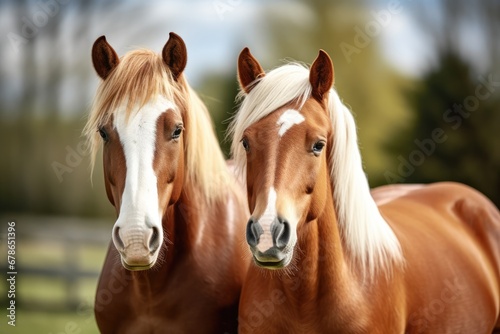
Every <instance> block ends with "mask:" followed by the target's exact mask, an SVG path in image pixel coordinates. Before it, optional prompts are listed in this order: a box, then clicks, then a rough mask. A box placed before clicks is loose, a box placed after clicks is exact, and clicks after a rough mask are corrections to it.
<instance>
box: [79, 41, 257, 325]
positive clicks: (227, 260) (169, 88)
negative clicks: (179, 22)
mask: <svg viewBox="0 0 500 334" xmlns="http://www.w3.org/2000/svg"><path fill="white" fill-rule="evenodd" d="M92 61H93V65H94V68H95V70H96V72H97V74H98V75H99V77H100V78H101V79H102V81H101V84H100V86H99V88H98V91H97V94H96V98H95V101H94V103H93V106H92V110H91V112H90V115H89V118H88V122H87V124H86V126H85V129H84V133H85V134H86V136H87V138H88V140H89V144H88V145H89V147H90V150H91V157H92V159H91V164H92V166H93V165H94V164H95V156H96V152H97V151H98V150H99V149H100V147H101V146H102V147H103V166H104V183H105V188H106V194H107V197H108V199H109V201H110V203H111V204H112V205H113V206H114V208H115V211H116V215H117V220H116V222H115V223H114V226H113V229H112V242H110V245H109V249H108V252H107V255H106V259H105V262H104V265H103V268H102V272H101V275H100V278H99V282H98V287H97V292H96V298H95V307H94V311H95V312H94V313H95V318H96V321H97V325H98V327H99V330H100V331H101V332H102V333H224V332H226V333H236V331H237V309H238V303H239V296H240V291H241V286H242V283H243V279H244V277H245V275H246V270H247V266H248V264H249V263H250V258H249V257H248V256H247V257H246V255H245V249H244V247H242V245H244V242H245V241H244V238H245V237H244V235H245V232H244V231H245V224H244V222H245V221H246V220H247V219H248V217H249V212H248V208H247V204H246V200H245V192H244V189H243V187H241V186H238V184H239V183H238V182H236V181H235V177H234V176H233V175H232V173H231V171H230V167H228V166H227V165H226V162H225V159H224V157H223V154H222V152H221V150H220V148H219V144H218V141H217V139H216V136H215V133H214V130H213V128H212V123H211V119H210V115H209V113H208V111H207V109H206V107H205V106H204V104H203V103H202V101H201V100H200V99H199V97H198V96H197V95H196V93H195V92H194V91H193V89H192V88H191V87H190V86H189V84H188V82H187V80H186V79H185V77H184V74H183V71H184V68H185V66H186V63H187V51H186V46H185V43H184V41H183V40H182V38H180V37H179V36H178V35H176V34H175V33H170V36H169V39H168V41H167V42H166V44H165V45H164V47H163V50H162V53H161V55H159V54H157V53H155V52H152V51H150V50H146V49H140V50H133V51H130V52H128V53H127V54H125V55H124V56H123V57H121V58H119V57H118V55H117V54H116V52H115V51H114V49H113V48H112V47H111V46H110V45H109V44H108V42H107V41H106V38H105V36H102V37H100V38H98V39H97V40H96V41H95V43H94V45H93V47H92ZM242 222H243V223H242ZM245 259H247V260H245Z"/></svg>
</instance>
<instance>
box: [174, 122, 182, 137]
mask: <svg viewBox="0 0 500 334" xmlns="http://www.w3.org/2000/svg"><path fill="white" fill-rule="evenodd" d="M182 129H183V127H182V125H177V127H176V128H175V130H174V132H173V133H172V139H179V137H180V136H181V133H182Z"/></svg>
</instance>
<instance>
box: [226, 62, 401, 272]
mask: <svg viewBox="0 0 500 334" xmlns="http://www.w3.org/2000/svg"><path fill="white" fill-rule="evenodd" d="M311 91H312V87H311V85H310V83H309V71H308V69H307V68H305V67H304V66H301V65H299V64H287V65H284V66H281V67H278V68H276V69H274V70H273V71H270V72H269V73H267V74H266V75H265V76H264V77H262V78H260V79H257V80H256V82H255V83H254V86H253V88H252V90H251V91H250V93H249V94H248V95H245V93H244V92H243V91H242V92H240V95H239V97H240V98H241V97H243V98H244V99H243V101H242V103H241V105H240V108H239V110H238V112H237V114H236V116H235V118H234V119H233V121H232V123H231V125H230V128H229V132H228V135H229V136H231V137H232V145H231V153H232V156H233V158H234V159H235V161H236V164H237V167H238V170H239V171H240V172H242V173H246V170H245V169H246V153H245V151H244V149H243V148H242V145H241V144H240V141H241V138H242V137H243V132H244V131H245V129H247V128H248V127H249V126H250V125H252V124H254V123H255V122H257V121H258V120H260V119H262V118H264V117H265V116H267V115H269V114H270V113H272V112H273V111H275V110H276V109H278V108H280V107H282V106H284V105H286V104H288V103H290V102H297V103H298V104H299V106H300V107H299V109H300V108H302V106H303V104H304V103H305V102H306V101H307V100H308V99H309V98H310V97H311ZM327 102H328V103H327V107H328V114H329V117H330V120H331V122H332V127H333V134H334V138H333V141H334V142H333V143H329V144H328V145H331V146H332V149H331V150H330V151H331V152H332V153H331V156H330V157H328V164H329V168H330V177H331V182H332V185H333V184H334V187H333V189H334V192H333V198H334V202H335V203H334V205H335V210H336V212H337V217H338V224H339V229H340V232H341V236H342V240H343V241H344V246H345V247H346V249H347V253H348V254H349V256H350V258H351V260H352V261H353V262H354V263H356V264H359V267H360V270H361V272H362V274H363V276H368V277H373V275H374V274H375V272H376V270H377V269H379V268H381V269H382V270H384V271H385V272H386V273H389V272H390V269H391V268H392V264H393V263H400V262H401V261H402V254H401V248H400V244H399V241H398V239H397V238H396V235H395V234H394V232H393V231H392V229H391V228H390V226H389V225H388V224H387V222H386V221H385V220H384V218H383V217H382V215H381V214H380V212H379V210H378V207H377V205H376V204H375V201H374V200H373V198H372V196H371V194H370V188H369V185H368V180H367V178H366V175H365V173H364V171H363V167H362V160H361V155H360V152H359V147H358V143H357V134H356V125H355V123H354V118H353V116H352V114H351V113H350V111H349V109H348V108H347V107H346V106H345V105H344V104H343V103H342V102H341V100H340V98H339V96H338V94H337V92H336V91H335V90H334V89H331V90H330V93H329V97H328V101H327Z"/></svg>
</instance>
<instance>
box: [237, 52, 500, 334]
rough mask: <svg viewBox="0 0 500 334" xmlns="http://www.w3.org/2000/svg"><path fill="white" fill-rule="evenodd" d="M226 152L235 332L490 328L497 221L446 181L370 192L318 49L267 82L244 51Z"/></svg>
mask: <svg viewBox="0 0 500 334" xmlns="http://www.w3.org/2000/svg"><path fill="white" fill-rule="evenodd" d="M238 77H239V81H240V85H241V87H242V95H243V96H244V100H243V102H242V104H241V106H240V109H239V111H238V113H237V115H236V118H235V119H234V121H233V123H232V128H231V132H230V134H231V135H232V137H233V146H232V152H233V156H234V157H235V159H236V162H237V165H238V166H239V168H240V169H241V170H242V171H243V172H245V173H246V180H247V188H248V189H247V190H248V191H247V192H248V202H249V205H250V211H251V212H252V215H251V218H250V220H249V221H248V225H247V232H246V237H247V243H248V244H249V246H250V250H251V253H252V255H253V261H254V263H255V265H252V266H251V268H250V269H249V271H248V274H247V278H246V280H245V283H244V286H243V291H242V296H241V301H240V316H239V321H240V323H239V330H240V333H370V334H373V333H380V334H388V333H436V334H443V333H464V334H465V333H466V334H469V333H480V334H487V333H491V332H492V331H494V330H495V329H496V330H499V328H500V321H499V312H500V292H499V291H500V283H499V282H500V244H499V241H500V214H499V212H498V209H497V208H496V207H495V206H494V205H493V204H492V203H491V202H490V201H489V200H488V199H487V198H485V197H484V196H483V195H481V194H480V193H478V192H477V191H475V190H473V189H471V188H469V187H467V186H464V185H461V184H456V183H437V184H431V185H426V186H423V185H420V186H419V185H408V186H405V185H402V186H388V187H382V188H379V189H377V190H375V191H374V196H375V197H376V198H377V200H378V201H379V203H377V202H376V201H375V200H374V199H373V197H372V196H371V193H370V190H369V187H368V182H367V178H366V176H365V174H364V172H363V168H362V162H361V156H360V153H359V148H358V145H357V136H356V127H355V123H354V119H353V117H352V115H351V113H350V112H349V110H348V109H347V108H346V106H345V105H344V104H343V103H342V102H341V100H340V99H339V96H338V94H337V93H336V91H335V90H334V89H333V88H332V85H333V77H334V75H333V65H332V63H331V60H330V57H329V56H328V55H327V54H326V53H325V52H324V51H320V53H319V56H318V57H317V59H316V60H315V61H314V63H313V65H312V66H311V69H310V70H307V69H306V68H304V67H302V66H300V65H296V64H287V65H284V66H282V67H279V68H277V69H275V70H273V71H271V72H269V73H267V74H265V73H264V71H263V70H262V68H261V66H260V64H259V63H258V62H257V60H256V59H255V58H254V57H253V56H252V55H251V54H250V52H249V51H248V49H244V50H243V51H242V53H241V54H240V57H239V60H238Z"/></svg>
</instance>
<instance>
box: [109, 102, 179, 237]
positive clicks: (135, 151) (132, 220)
mask: <svg viewBox="0 0 500 334" xmlns="http://www.w3.org/2000/svg"><path fill="white" fill-rule="evenodd" d="M124 108H125V107H124ZM171 109H174V104H173V103H172V102H170V101H168V100H167V99H165V98H164V97H158V98H157V100H155V101H154V102H150V103H148V104H146V105H145V106H143V107H142V108H141V109H140V110H139V111H137V112H136V113H135V114H132V115H130V117H129V119H128V120H126V118H125V114H126V112H125V110H119V111H118V112H116V114H115V119H114V126H115V127H116V130H117V132H118V134H119V136H120V141H121V143H122V146H123V152H124V155H125V161H126V167H127V174H126V178H125V188H124V190H123V195H122V202H121V207H120V214H119V216H118V220H117V221H116V226H119V227H121V228H122V230H123V228H125V227H126V229H125V230H129V229H130V228H133V230H136V231H137V232H139V233H140V231H141V230H143V231H144V230H146V229H148V230H149V228H151V227H153V226H156V227H157V228H158V231H159V233H160V237H162V236H161V234H162V228H161V212H160V208H159V204H158V187H157V178H156V174H155V171H154V169H153V160H154V155H155V148H156V126H157V124H156V123H157V121H158V118H159V117H160V116H161V115H162V114H163V113H164V112H166V111H167V110H171ZM146 222H148V226H146V225H145V223H146ZM130 231H132V230H130ZM124 233H125V234H128V233H127V232H124ZM121 236H122V238H123V237H124V236H123V235H121ZM160 240H161V238H160ZM123 241H124V242H125V246H127V242H128V241H127V240H123Z"/></svg>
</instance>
